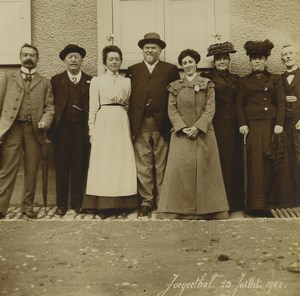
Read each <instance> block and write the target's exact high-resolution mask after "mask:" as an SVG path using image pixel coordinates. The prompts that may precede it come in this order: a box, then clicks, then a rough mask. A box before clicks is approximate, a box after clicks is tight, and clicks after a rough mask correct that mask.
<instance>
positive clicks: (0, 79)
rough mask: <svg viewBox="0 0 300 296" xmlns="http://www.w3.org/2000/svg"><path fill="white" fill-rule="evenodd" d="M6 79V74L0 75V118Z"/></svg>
mask: <svg viewBox="0 0 300 296" xmlns="http://www.w3.org/2000/svg"><path fill="white" fill-rule="evenodd" d="M6 84H7V77H6V73H0V118H1V114H2V109H3V103H4V97H5V92H6Z"/></svg>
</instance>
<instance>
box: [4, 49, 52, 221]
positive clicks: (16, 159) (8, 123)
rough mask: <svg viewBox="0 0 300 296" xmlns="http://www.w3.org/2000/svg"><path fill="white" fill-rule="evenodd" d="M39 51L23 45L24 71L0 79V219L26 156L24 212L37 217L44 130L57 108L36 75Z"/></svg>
mask: <svg viewBox="0 0 300 296" xmlns="http://www.w3.org/2000/svg"><path fill="white" fill-rule="evenodd" d="M38 60H39V52H38V49H37V48H36V47H35V46H32V45H30V44H24V45H23V46H22V47H21V50H20V61H21V69H20V70H18V71H16V72H13V73H11V74H8V73H6V74H4V75H3V76H2V77H1V78H0V140H1V148H0V150H1V155H0V219H3V218H5V215H6V213H7V209H8V205H9V201H10V198H11V195H12V192H13V189H14V185H15V181H16V178H17V173H18V169H19V165H20V162H21V159H22V156H24V193H23V198H22V205H21V211H22V214H24V215H26V216H27V217H28V218H31V219H32V218H36V217H37V213H36V212H34V210H33V201H34V196H35V189H36V177H37V172H38V168H39V163H40V160H41V152H42V143H43V140H44V130H45V129H48V128H49V127H50V125H51V123H52V119H53V113H54V107H53V95H52V89H51V85H50V81H49V80H48V79H46V78H45V77H43V76H41V75H40V74H38V73H37V72H36V66H37V63H38Z"/></svg>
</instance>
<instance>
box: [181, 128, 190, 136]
mask: <svg viewBox="0 0 300 296" xmlns="http://www.w3.org/2000/svg"><path fill="white" fill-rule="evenodd" d="M189 131H190V128H189V127H185V128H183V129H182V132H183V133H184V134H186V135H188V133H189Z"/></svg>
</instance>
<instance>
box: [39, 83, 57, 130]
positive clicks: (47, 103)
mask: <svg viewBox="0 0 300 296" xmlns="http://www.w3.org/2000/svg"><path fill="white" fill-rule="evenodd" d="M53 116H54V104H53V92H52V86H51V83H50V80H49V79H47V86H46V93H45V98H44V112H43V116H42V118H41V120H40V122H41V121H42V122H45V123H46V124H47V127H48V128H50V126H51V124H52V121H53Z"/></svg>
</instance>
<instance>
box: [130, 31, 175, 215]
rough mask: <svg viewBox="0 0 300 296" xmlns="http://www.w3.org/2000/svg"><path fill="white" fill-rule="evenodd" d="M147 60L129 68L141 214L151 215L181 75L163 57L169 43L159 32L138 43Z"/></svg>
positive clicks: (131, 114)
mask: <svg viewBox="0 0 300 296" xmlns="http://www.w3.org/2000/svg"><path fill="white" fill-rule="evenodd" d="M138 46H139V48H141V49H142V50H143V57H144V61H143V62H141V63H138V64H135V65H133V66H131V67H129V68H128V70H127V72H126V77H129V78H130V79H131V96H130V101H129V104H130V105H129V120H130V126H131V133H132V138H133V145H134V150H135V158H136V166H137V175H138V193H139V196H140V198H141V200H142V201H141V207H140V209H139V212H138V216H139V217H144V216H147V217H148V216H150V214H151V209H152V207H153V205H154V192H155V190H156V192H157V199H158V196H159V192H160V188H161V185H162V181H163V177H164V171H165V166H166V162H167V155H168V148H169V137H170V129H171V122H170V120H169V117H168V113H167V110H168V91H167V86H168V84H169V83H170V82H172V81H174V80H177V79H179V78H180V76H179V73H178V70H177V67H176V66H175V65H172V64H170V63H166V62H163V61H160V60H159V56H160V53H161V51H162V49H164V48H165V47H166V43H165V42H164V41H162V40H161V39H160V36H159V34H157V33H148V34H146V35H145V36H144V39H141V40H140V41H139V42H138Z"/></svg>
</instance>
